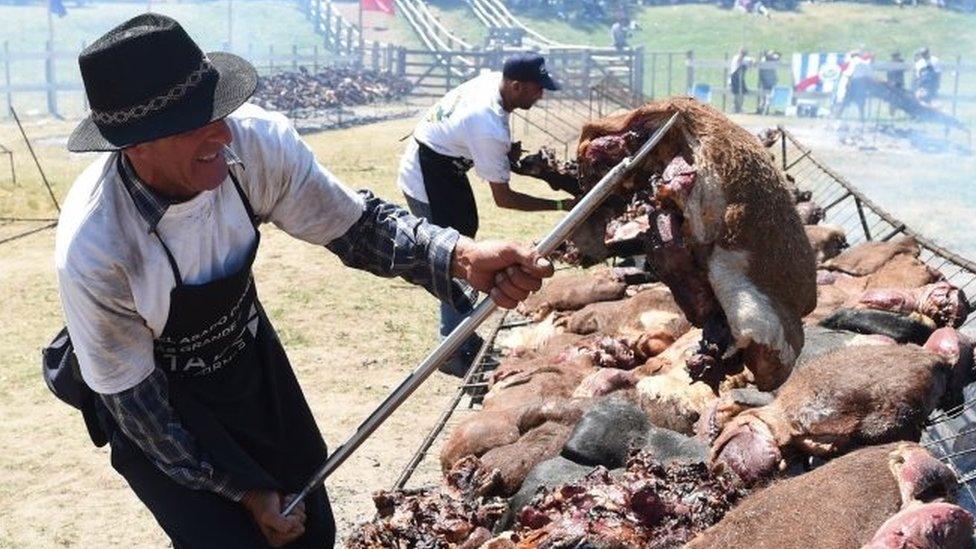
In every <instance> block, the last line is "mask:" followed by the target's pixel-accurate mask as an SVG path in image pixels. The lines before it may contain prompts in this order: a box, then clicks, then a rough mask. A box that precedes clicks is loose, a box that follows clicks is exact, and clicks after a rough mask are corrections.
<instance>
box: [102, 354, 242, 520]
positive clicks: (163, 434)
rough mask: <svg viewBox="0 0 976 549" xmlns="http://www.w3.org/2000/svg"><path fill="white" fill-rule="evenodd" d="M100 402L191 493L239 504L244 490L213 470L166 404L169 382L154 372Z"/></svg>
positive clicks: (169, 474)
mask: <svg viewBox="0 0 976 549" xmlns="http://www.w3.org/2000/svg"><path fill="white" fill-rule="evenodd" d="M100 396H101V397H102V402H104V403H105V407H106V408H107V409H108V411H109V413H111V414H112V417H113V418H114V419H115V422H116V423H118V425H119V428H120V429H122V432H123V433H125V435H126V436H127V437H129V438H130V439H131V440H132V441H133V442H135V444H136V446H138V447H139V448H140V449H141V450H142V451H143V452H145V454H146V456H148V457H149V459H150V460H151V461H152V462H153V463H154V464H155V465H156V467H158V468H159V469H160V470H161V471H162V472H163V473H165V474H166V475H167V476H168V477H170V478H171V479H173V480H174V481H176V482H177V483H178V484H180V485H182V486H186V487H187V488H190V489H193V490H210V491H212V492H216V493H217V494H220V495H222V496H224V497H226V498H228V499H230V500H233V501H240V500H241V498H243V497H244V491H243V490H239V489H236V488H234V487H232V486H231V483H230V479H229V478H228V477H227V476H226V475H223V474H221V473H220V472H219V471H216V470H215V469H214V467H213V465H211V464H210V463H209V462H208V461H207V460H206V458H205V456H203V453H202V451H201V450H200V448H199V447H198V446H197V444H196V441H195V440H194V439H193V435H191V434H190V433H189V431H187V430H186V429H185V428H183V425H182V424H181V423H180V420H179V418H178V417H177V416H176V412H175V410H173V407H172V405H171V404H170V402H169V381H168V380H167V379H166V374H164V373H163V372H162V370H159V369H156V370H154V371H153V373H152V374H150V375H149V377H147V378H146V379H144V380H143V381H142V382H140V383H138V384H137V385H136V386H135V387H132V388H131V389H128V390H125V391H122V392H120V393H115V394H108V395H106V394H103V395H100Z"/></svg>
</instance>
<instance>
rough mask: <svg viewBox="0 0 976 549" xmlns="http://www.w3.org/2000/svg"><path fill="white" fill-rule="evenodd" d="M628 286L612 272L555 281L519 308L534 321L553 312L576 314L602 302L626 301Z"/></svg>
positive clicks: (520, 304) (526, 300) (600, 272)
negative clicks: (625, 295)
mask: <svg viewBox="0 0 976 549" xmlns="http://www.w3.org/2000/svg"><path fill="white" fill-rule="evenodd" d="M626 291H627V283H626V282H624V281H623V280H622V279H621V278H619V277H617V276H616V275H615V274H614V271H613V270H611V269H600V270H596V271H595V272H591V273H581V274H573V275H567V276H557V277H553V278H552V279H551V280H547V281H546V283H545V284H544V285H543V286H542V288H541V289H540V290H539V291H537V292H535V293H533V294H532V295H530V296H529V297H527V298H526V299H525V301H523V302H522V303H519V305H518V312H519V313H521V314H522V315H524V316H527V317H529V318H530V319H532V320H534V321H539V320H542V319H543V318H545V317H546V316H547V315H549V313H551V312H553V311H576V310H579V309H582V308H583V307H585V306H587V305H589V304H590V303H597V302H600V301H616V300H618V299H622V298H623V297H624V293H625V292H626Z"/></svg>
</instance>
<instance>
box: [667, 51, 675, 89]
mask: <svg viewBox="0 0 976 549" xmlns="http://www.w3.org/2000/svg"><path fill="white" fill-rule="evenodd" d="M673 69H674V52H672V51H669V52H668V97H671V95H672V94H674V92H673V91H671V72H672V70H673Z"/></svg>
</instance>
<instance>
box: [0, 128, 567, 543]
mask: <svg viewBox="0 0 976 549" xmlns="http://www.w3.org/2000/svg"><path fill="white" fill-rule="evenodd" d="M411 127H412V122H411V121H410V120H399V121H394V122H388V123H382V124H375V125H372V126H368V127H364V128H355V129H349V130H342V131H337V132H327V133H321V134H317V135H314V136H310V137H307V140H308V142H309V143H310V144H311V146H312V147H313V148H314V149H315V151H316V152H317V154H318V156H319V159H320V161H321V162H322V164H323V165H325V166H327V167H328V168H330V169H331V170H333V171H334V172H335V173H336V174H337V175H338V176H339V177H340V178H341V179H342V180H343V181H345V182H346V183H347V184H349V185H350V186H353V187H356V188H361V187H368V188H370V189H372V190H373V191H374V192H376V193H377V194H379V195H380V196H383V197H386V198H389V199H392V200H394V201H398V202H402V197H401V196H400V194H399V192H398V191H397V190H396V187H395V169H396V166H397V162H398V158H399V154H400V151H401V147H402V146H403V144H402V143H400V142H398V141H397V139H398V138H399V137H400V136H402V135H404V134H406V133H408V132H409V131H410V129H411ZM27 129H28V132H29V134H30V135H32V136H35V135H37V136H41V138H40V139H39V140H38V142H36V143H35V147H36V148H37V150H38V153H39V154H40V156H41V158H42V164H43V165H44V166H45V168H46V171H47V172H48V176H49V177H50V178H51V179H52V180H53V181H55V182H57V184H56V187H55V190H56V194H57V195H58V196H61V195H62V194H63V192H64V190H65V189H67V187H68V186H69V184H70V180H71V179H72V178H73V177H74V174H76V173H78V172H79V171H80V170H81V169H82V168H83V167H84V166H85V165H86V163H87V162H88V161H89V160H90V159H89V158H86V157H84V156H79V155H71V156H69V155H68V154H67V153H63V152H62V151H63V143H64V139H65V137H66V135H67V132H68V131H70V129H71V124H51V123H43V124H34V123H32V124H28V128H27ZM14 132H15V128H14V127H12V126H11V125H2V124H0V143H4V144H7V145H9V146H15V147H14V150H15V159H16V160H17V172H18V181H19V183H18V184H17V185H13V184H12V183H11V182H10V180H9V178H8V177H9V176H8V175H7V174H5V173H3V172H0V204H2V208H3V210H2V211H0V215H9V214H10V212H11V210H13V211H16V212H18V213H20V214H23V215H32V216H38V215H50V212H49V209H48V208H47V206H46V205H45V204H46V203H45V195H46V191H43V187H42V186H41V183H40V179H39V177H37V176H36V168H33V166H32V164H31V163H30V161H29V156H28V155H27V152H26V150H23V149H22V148H19V147H18V146H16V145H17V139H16V137H17V134H15V133H14ZM5 178H6V179H5ZM485 187H486V186H485V185H476V188H477V190H478V201H479V204H480V206H481V210H482V212H483V215H482V219H483V222H482V227H483V229H482V233H481V234H482V235H484V237H485V238H491V237H508V238H520V239H523V240H526V241H528V240H531V236H530V235H541V234H542V233H543V232H544V231H545V230H546V228H547V227H549V226H551V225H552V224H553V223H554V222H555V220H556V219H557V217H556V216H555V215H553V214H536V215H529V214H517V213H506V214H505V215H501V214H499V213H498V210H497V209H495V208H494V207H493V206H492V205H491V203H490V198H489V195H488V191H487V189H486V188H485ZM521 188H522V189H523V190H526V191H527V192H534V193H536V194H539V195H549V196H551V192H549V191H548V188H545V185H544V184H541V183H533V182H526V183H524V184H522V185H521ZM21 227H22V226H20V225H17V226H6V227H2V229H3V231H4V233H3V234H12V231H14V230H16V229H19V228H21ZM262 231H263V232H264V236H265V238H264V240H263V241H262V245H261V249H260V253H259V255H258V260H257V266H256V278H257V283H258V289H259V290H258V291H259V295H260V296H261V299H262V301H263V303H264V304H265V307H266V309H267V311H268V313H269V315H270V317H271V319H272V321H273V322H274V324H275V325H276V327H277V328H278V332H279V335H280V336H281V338H282V341H283V342H284V345H285V347H286V349H287V351H288V354H289V357H290V358H291V362H292V365H293V366H294V368H295V369H296V371H297V375H298V377H299V380H300V381H301V383H302V386H303V388H304V391H305V394H306V397H307V398H308V400H309V402H310V404H311V407H312V410H313V412H314V414H315V417H316V420H317V421H318V424H319V426H320V428H321V430H322V432H323V434H324V436H325V439H326V441H327V442H328V444H329V445H330V447H335V446H337V445H338V444H339V443H341V442H342V441H343V440H345V439H346V437H348V436H349V435H350V434H351V433H352V432H353V430H354V429H355V427H356V426H357V425H358V424H359V422H360V421H361V420H362V419H363V418H365V417H366V415H367V414H368V413H369V412H370V411H372V409H373V408H374V407H375V406H376V405H377V404H379V403H380V402H381V401H382V400H383V398H384V397H385V396H386V395H387V394H388V393H389V392H390V391H391V390H392V389H393V388H394V387H395V386H396V385H397V384H398V383H399V382H400V381H401V380H402V379H403V378H404V377H405V376H406V374H407V373H408V372H409V371H410V370H411V369H412V368H413V367H414V366H415V365H416V364H417V363H419V362H420V360H421V359H422V358H423V357H424V355H425V354H426V353H427V352H429V351H430V350H431V349H432V346H433V343H434V335H435V327H436V320H437V317H436V305H435V300H434V298H433V297H431V296H430V295H429V294H427V293H426V292H425V291H424V290H422V289H419V288H416V287H413V286H411V285H409V284H407V283H406V282H403V281H401V280H384V279H380V278H377V277H374V276H372V275H369V274H366V273H360V272H356V271H353V270H351V269H348V268H345V267H343V266H342V265H341V264H340V263H339V261H338V260H337V259H336V258H335V257H334V256H332V255H331V254H330V253H329V252H328V251H326V250H324V249H322V248H318V247H315V246H311V245H309V244H306V243H303V242H299V241H297V240H294V239H292V238H291V237H289V236H287V235H285V234H284V233H282V232H281V231H279V230H277V229H275V228H274V227H273V226H270V225H265V226H264V227H263V228H262ZM0 238H2V236H0ZM53 245H54V232H53V231H52V230H48V231H44V232H41V233H38V234H36V235H33V236H29V237H26V238H22V239H19V240H17V241H14V242H11V243H8V244H3V245H0V303H2V304H3V310H4V311H5V312H6V314H7V320H6V321H4V322H3V323H2V326H3V328H2V329H0V418H3V421H2V423H0V447H2V448H3V449H4V450H3V452H0V547H3V548H6V547H32V548H33V547H55V546H74V547H108V546H127V547H166V546H168V545H169V542H168V540H167V539H166V538H165V537H164V536H163V534H162V532H161V531H160V529H159V528H158V526H157V525H156V524H155V522H154V520H153V519H152V517H151V515H150V514H149V513H148V511H146V510H145V508H144V507H143V506H142V505H141V504H140V503H139V501H138V500H137V499H136V497H135V496H134V495H133V494H132V493H131V492H130V491H129V490H128V489H127V486H126V485H125V483H124V481H123V480H122V478H121V477H119V476H118V475H117V474H116V473H115V472H114V470H113V469H112V468H111V466H110V465H109V459H108V452H107V450H106V449H105V448H102V449H96V448H95V447H94V446H92V444H91V443H90V441H89V440H88V438H87V435H86V433H85V429H84V425H83V423H82V421H81V417H80V415H78V414H76V413H75V412H74V410H73V409H71V408H69V407H68V406H66V405H64V404H62V403H60V402H59V401H57V400H56V399H55V398H54V397H53V396H52V395H50V394H49V393H48V391H47V388H46V387H45V386H44V383H43V381H42V380H41V377H40V366H39V364H40V363H39V358H40V349H41V348H42V347H43V346H44V345H45V344H46V343H47V342H48V341H49V339H50V338H51V337H52V336H53V335H54V334H55V333H56V332H57V330H58V329H59V328H60V327H61V325H62V317H61V311H60V305H59V302H58V296H57V287H56V279H55V274H54V269H53V258H52V251H53ZM454 393H455V380H454V378H448V377H446V376H444V375H442V374H435V375H434V376H433V377H432V378H431V379H430V380H429V381H428V382H427V383H426V384H425V385H424V386H423V387H422V388H421V389H420V390H418V391H417V392H416V393H415V394H414V396H413V397H412V398H411V399H410V400H409V401H408V403H407V404H406V405H404V407H403V408H402V409H400V410H399V411H398V412H397V413H395V414H394V415H393V416H392V417H391V418H390V420H389V421H388V422H387V423H386V424H385V425H384V426H383V427H381V428H380V429H379V431H377V433H376V434H375V435H374V436H373V437H372V438H371V440H369V441H368V442H367V443H366V444H365V445H364V446H363V447H362V448H361V449H360V450H359V451H358V452H357V453H356V454H355V455H353V456H352V457H351V458H350V459H349V461H347V462H346V464H344V465H343V466H342V467H341V468H340V469H339V470H338V472H337V473H336V474H335V475H334V476H333V477H332V478H330V479H329V481H328V484H327V486H328V488H329V491H330V495H331V498H332V502H333V506H334V509H335V513H336V518H337V522H338V524H339V533H340V536H344V535H346V534H347V533H348V532H349V530H350V527H351V526H352V525H353V524H354V523H355V522H356V521H359V520H363V519H366V518H368V517H369V516H371V514H372V511H373V507H372V502H371V500H370V494H371V493H372V491H374V490H377V489H381V488H389V487H390V486H391V485H392V484H393V482H394V480H395V479H396V477H397V475H398V474H399V472H400V470H401V469H402V468H403V466H404V465H405V464H406V462H407V460H408V459H409V458H410V455H411V454H412V452H413V450H414V449H415V448H416V447H417V446H418V445H419V443H420V442H421V440H422V439H423V437H424V436H425V435H426V433H427V431H428V430H429V428H430V427H431V426H432V425H433V423H434V421H435V420H436V418H437V416H438V415H439V413H440V411H441V410H442V409H443V407H444V406H445V404H446V403H447V402H448V400H449V399H450V397H451V396H453V394H454Z"/></svg>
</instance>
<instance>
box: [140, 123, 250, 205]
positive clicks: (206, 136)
mask: <svg viewBox="0 0 976 549" xmlns="http://www.w3.org/2000/svg"><path fill="white" fill-rule="evenodd" d="M231 140H232V138H231V134H230V128H228V127H227V123H226V122H224V121H223V120H217V121H216V122H211V123H210V124H207V125H206V126H203V127H202V128H197V129H195V130H190V131H187V132H183V133H180V134H177V135H172V136H169V137H163V138H161V139H156V140H154V141H149V142H147V143H140V144H138V145H135V146H133V147H130V148H128V149H126V153H127V154H128V155H129V159H130V161H131V162H132V164H133V166H135V168H136V172H137V173H138V174H139V176H140V177H142V178H143V179H145V180H146V182H147V183H148V184H150V185H151V186H152V187H153V188H154V189H156V190H157V191H159V192H160V193H162V194H164V195H167V196H171V197H176V198H190V197H192V196H195V195H196V194H198V193H200V192H202V191H209V190H212V189H216V188H217V187H218V186H220V184H221V183H222V182H223V181H224V179H225V178H226V177H227V162H226V161H225V159H224V155H223V154H222V150H223V148H224V146H225V145H229V144H230V143H231Z"/></svg>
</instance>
